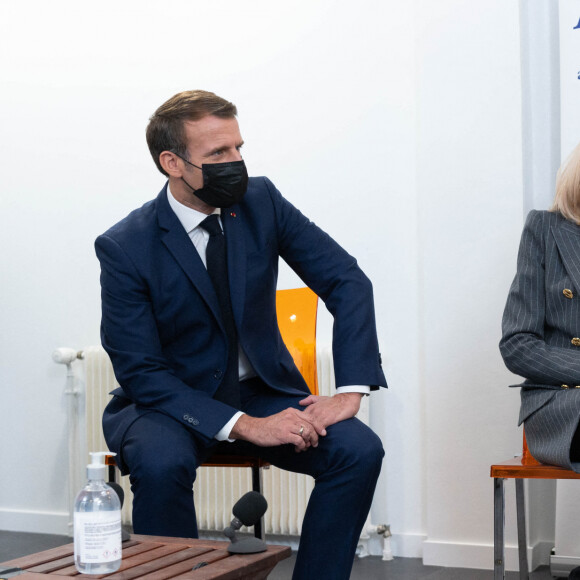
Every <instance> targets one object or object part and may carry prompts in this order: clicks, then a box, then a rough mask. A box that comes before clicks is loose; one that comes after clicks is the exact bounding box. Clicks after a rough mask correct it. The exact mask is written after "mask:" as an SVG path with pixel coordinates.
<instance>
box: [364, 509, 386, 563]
mask: <svg viewBox="0 0 580 580" xmlns="http://www.w3.org/2000/svg"><path fill="white" fill-rule="evenodd" d="M373 534H377V535H379V536H382V537H383V541H382V544H383V549H382V559H383V561H385V562H387V561H390V560H393V551H392V548H391V536H392V534H391V526H389V525H388V524H379V525H374V524H371V523H370V520H369V519H367V523H366V524H365V527H364V528H363V531H362V533H361V536H360V540H359V545H358V547H357V555H358V557H359V558H366V557H367V556H370V551H369V545H368V544H369V540H370V539H371V535H373Z"/></svg>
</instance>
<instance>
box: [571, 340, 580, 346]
mask: <svg viewBox="0 0 580 580" xmlns="http://www.w3.org/2000/svg"><path fill="white" fill-rule="evenodd" d="M570 342H571V343H572V344H573V345H574V346H580V338H573V339H572V340H571V341H570Z"/></svg>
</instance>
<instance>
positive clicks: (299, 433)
mask: <svg viewBox="0 0 580 580" xmlns="http://www.w3.org/2000/svg"><path fill="white" fill-rule="evenodd" d="M302 433H304V425H300V431H298V435H300V437H302Z"/></svg>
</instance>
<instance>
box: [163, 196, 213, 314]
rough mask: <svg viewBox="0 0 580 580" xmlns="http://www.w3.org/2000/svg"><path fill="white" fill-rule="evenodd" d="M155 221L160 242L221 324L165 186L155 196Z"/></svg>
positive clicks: (203, 271) (210, 290)
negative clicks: (168, 199) (159, 231)
mask: <svg viewBox="0 0 580 580" xmlns="http://www.w3.org/2000/svg"><path fill="white" fill-rule="evenodd" d="M157 219H158V223H159V227H160V228H161V230H162V231H161V241H162V242H163V243H164V244H165V246H166V247H167V249H168V250H169V251H170V252H171V254H172V255H173V257H174V258H175V260H176V261H177V263H178V264H179V265H180V267H181V268H182V270H183V271H184V272H185V274H186V275H187V277H188V278H189V279H190V281H191V283H192V284H193V285H194V286H195V287H196V288H197V290H198V292H199V293H200V295H201V297H202V298H203V299H204V300H205V302H206V303H207V305H208V306H209V308H210V309H211V311H212V312H213V314H214V316H215V317H216V319H217V320H218V321H219V323H220V324H221V313H220V307H219V303H218V300H217V295H216V293H215V291H214V289H213V286H212V283H211V279H210V277H209V274H208V273H207V270H206V269H205V267H204V265H203V262H202V261H201V258H200V257H199V254H198V253H197V250H196V249H195V246H194V245H193V244H192V243H191V240H190V239H189V236H188V235H187V232H186V231H185V229H184V228H183V226H182V225H181V223H180V221H179V220H178V219H177V216H176V215H175V213H174V212H173V210H172V209H171V206H170V205H169V202H168V201H167V186H165V187H164V188H163V189H162V190H161V193H160V194H159V195H158V196H157Z"/></svg>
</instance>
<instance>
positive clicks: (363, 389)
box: [336, 385, 371, 395]
mask: <svg viewBox="0 0 580 580" xmlns="http://www.w3.org/2000/svg"><path fill="white" fill-rule="evenodd" d="M336 392H337V393H362V394H363V395H370V394H371V388H370V386H368V385H347V386H345V387H337V389H336Z"/></svg>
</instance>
